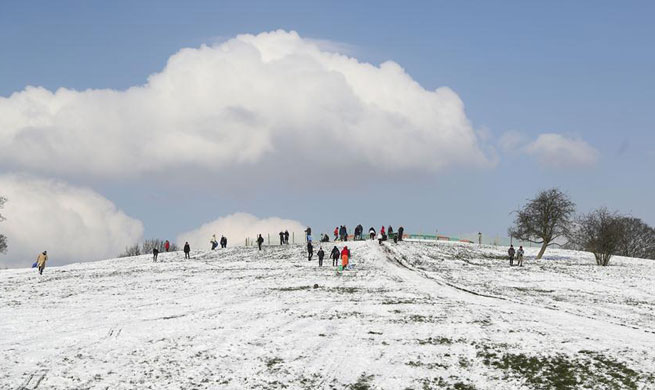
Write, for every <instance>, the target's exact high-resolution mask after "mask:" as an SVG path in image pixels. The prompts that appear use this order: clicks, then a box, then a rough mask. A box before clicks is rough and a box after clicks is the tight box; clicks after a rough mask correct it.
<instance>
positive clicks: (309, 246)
mask: <svg viewBox="0 0 655 390" xmlns="http://www.w3.org/2000/svg"><path fill="white" fill-rule="evenodd" d="M312 256H314V246H313V245H312V242H311V241H309V242H307V261H311V260H312Z"/></svg>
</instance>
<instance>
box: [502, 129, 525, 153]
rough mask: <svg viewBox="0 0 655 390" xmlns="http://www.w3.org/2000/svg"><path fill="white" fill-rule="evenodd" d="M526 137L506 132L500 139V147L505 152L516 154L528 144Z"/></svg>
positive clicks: (514, 132)
mask: <svg viewBox="0 0 655 390" xmlns="http://www.w3.org/2000/svg"><path fill="white" fill-rule="evenodd" d="M526 141H527V140H526V137H525V135H524V134H523V133H520V132H518V131H506V132H505V133H503V134H502V135H501V136H500V138H499V139H498V146H499V147H500V149H501V150H502V151H503V152H514V151H516V150H517V149H520V148H521V147H522V146H523V145H525V143H526Z"/></svg>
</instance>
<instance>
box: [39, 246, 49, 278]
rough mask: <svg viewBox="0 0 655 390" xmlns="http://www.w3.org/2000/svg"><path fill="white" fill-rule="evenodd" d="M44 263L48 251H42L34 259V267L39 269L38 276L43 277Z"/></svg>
mask: <svg viewBox="0 0 655 390" xmlns="http://www.w3.org/2000/svg"><path fill="white" fill-rule="evenodd" d="M46 261H48V251H43V252H41V253H40V254H39V256H38V257H37V258H36V266H37V267H38V268H39V275H43V270H44V269H45V262H46Z"/></svg>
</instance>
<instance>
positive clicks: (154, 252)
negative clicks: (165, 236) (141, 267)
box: [152, 247, 159, 263]
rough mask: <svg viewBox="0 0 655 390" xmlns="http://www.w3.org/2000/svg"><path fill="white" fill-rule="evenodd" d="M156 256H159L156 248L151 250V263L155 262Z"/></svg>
mask: <svg viewBox="0 0 655 390" xmlns="http://www.w3.org/2000/svg"><path fill="white" fill-rule="evenodd" d="M157 256H159V249H157V247H154V248H152V261H153V262H154V263H156V262H157Z"/></svg>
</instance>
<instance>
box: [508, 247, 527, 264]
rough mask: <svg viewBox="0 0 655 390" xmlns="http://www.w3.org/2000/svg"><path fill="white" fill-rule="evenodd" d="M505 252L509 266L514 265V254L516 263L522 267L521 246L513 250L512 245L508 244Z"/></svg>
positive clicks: (522, 252)
mask: <svg viewBox="0 0 655 390" xmlns="http://www.w3.org/2000/svg"><path fill="white" fill-rule="evenodd" d="M507 254H508V255H509V266H510V267H511V266H513V265H514V256H515V255H516V261H517V265H518V266H519V267H523V254H524V251H523V246H522V245H520V246H519V250H514V245H510V246H509V249H508V250H507Z"/></svg>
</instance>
